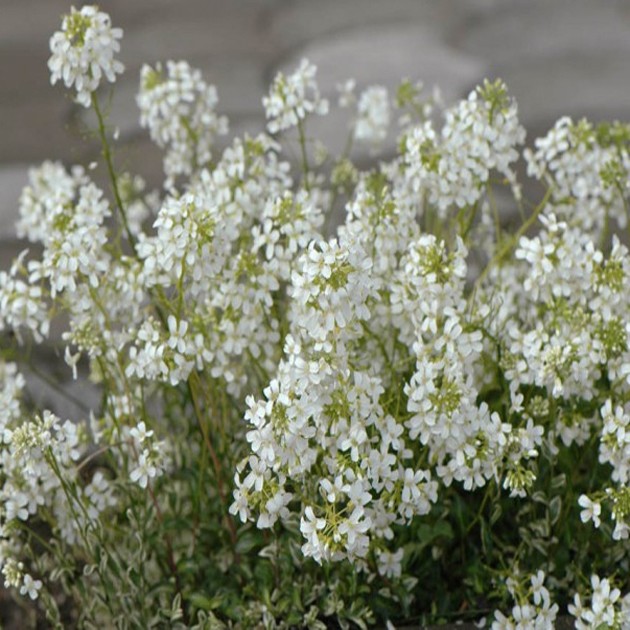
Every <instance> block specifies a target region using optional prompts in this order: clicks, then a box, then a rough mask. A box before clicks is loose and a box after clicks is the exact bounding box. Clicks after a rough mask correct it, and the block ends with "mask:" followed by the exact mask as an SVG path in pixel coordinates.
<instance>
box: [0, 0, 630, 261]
mask: <svg viewBox="0 0 630 630" xmlns="http://www.w3.org/2000/svg"><path fill="white" fill-rule="evenodd" d="M70 3H71V0H0V85H1V86H2V89H1V91H0V265H1V267H6V266H7V264H8V262H9V261H10V259H11V258H12V256H13V255H14V254H15V252H16V251H18V249H19V247H20V245H18V244H17V243H16V242H15V240H14V238H13V232H14V228H13V226H14V222H15V219H16V216H17V200H18V197H19V193H20V190H21V188H22V186H23V185H24V184H25V182H26V180H27V173H28V168H29V166H31V165H33V164H37V163H39V162H41V161H42V160H44V159H60V160H62V161H64V162H65V163H66V165H69V164H72V163H76V162H81V163H83V164H87V163H88V162H90V161H91V160H93V159H95V158H96V157H97V156H98V144H97V142H96V141H95V139H94V138H92V137H90V136H89V134H87V129H88V127H87V124H86V123H89V122H90V121H89V119H88V118H86V113H85V110H83V108H81V107H79V106H76V105H74V104H73V103H72V101H71V99H70V97H69V96H68V94H67V93H66V92H65V91H64V89H63V88H62V87H61V86H59V85H58V86H56V87H54V88H52V87H51V86H50V84H49V74H48V69H47V65H46V62H47V59H48V56H49V52H48V40H49V38H50V35H51V34H52V33H53V32H54V31H55V30H56V29H58V28H59V26H60V23H61V15H62V14H63V13H64V12H67V11H68V10H69V7H70ZM75 4H77V6H79V5H80V4H82V3H75ZM100 6H101V8H102V9H103V10H105V11H107V12H109V13H110V14H111V16H112V21H113V24H114V25H115V26H121V27H122V28H123V29H124V39H123V42H122V52H121V58H122V60H123V62H124V63H125V65H126V72H125V74H124V75H123V76H122V78H120V79H119V80H118V83H117V85H116V94H115V96H114V98H113V100H112V101H111V104H110V107H111V124H112V125H114V126H118V127H119V128H120V138H119V142H118V146H117V153H116V162H117V166H118V167H125V168H128V169H130V170H132V171H136V172H139V173H140V174H142V175H143V176H144V177H145V178H146V179H147V180H148V181H149V183H150V184H152V185H159V182H160V177H161V156H160V154H159V153H158V151H157V150H156V149H155V148H154V147H153V146H152V145H151V143H150V141H149V140H148V138H147V135H146V133H145V132H144V131H143V130H142V129H141V128H140V126H139V123H138V114H137V109H136V105H135V93H136V90H137V85H138V77H139V70H140V67H141V66H142V64H143V63H145V62H149V63H154V62H156V61H158V60H166V59H176V60H177V59H186V60H188V61H189V62H190V63H191V65H193V66H196V67H199V68H200V69H201V70H202V72H203V74H204V76H205V78H206V80H207V81H208V82H210V83H213V84H214V85H216V87H217V89H218V92H219V99H220V103H219V111H220V112H221V113H224V114H227V115H228V117H229V119H230V128H231V134H230V135H232V133H237V134H238V133H241V132H243V131H246V130H251V131H258V130H260V129H261V128H262V125H263V113H262V107H261V97H262V96H263V94H264V93H265V92H266V90H267V86H268V84H269V82H270V80H271V79H272V78H273V76H274V74H275V73H276V71H277V70H278V69H285V70H286V69H290V68H291V67H292V66H294V65H296V64H297V63H298V62H299V60H300V58H301V57H303V56H306V57H308V58H309V59H310V60H311V61H312V62H314V63H315V64H316V65H317V66H318V67H319V74H318V79H319V83H320V86H321V88H322V91H323V92H324V94H325V95H326V96H328V97H330V98H331V100H333V101H334V99H335V92H336V90H335V86H336V84H337V83H339V82H340V81H342V80H344V79H346V78H349V77H354V78H356V80H357V86H358V88H359V89H360V88H362V87H364V86H366V85H369V84H381V85H385V86H388V87H391V88H395V86H396V85H397V84H398V83H399V81H400V79H402V78H403V77H406V78H409V79H411V80H422V81H423V82H424V84H425V86H426V87H427V89H428V90H430V89H431V88H432V87H433V86H435V85H437V86H439V87H440V88H441V90H442V94H443V96H444V100H445V101H446V102H447V103H449V102H452V101H453V100H454V99H456V98H458V97H462V96H465V95H466V94H467V93H468V92H469V91H470V89H471V88H473V87H474V86H475V85H476V84H477V83H478V82H479V81H481V80H482V79H483V78H484V77H488V78H495V77H501V78H503V79H504V80H505V81H506V82H507V84H508V87H509V89H510V91H511V93H512V94H513V95H514V96H516V98H517V100H518V102H519V106H520V115H521V120H522V122H523V124H524V125H525V127H526V128H527V131H528V141H529V142H532V141H533V139H534V138H535V137H536V136H537V135H540V134H542V133H544V132H545V131H546V130H547V129H548V127H549V126H550V125H552V124H553V122H554V121H555V119H556V118H557V117H559V116H560V115H562V114H569V115H571V116H574V117H581V116H588V117H589V118H591V119H593V120H600V119H608V118H618V119H621V120H627V119H628V118H629V117H630V63H629V61H630V0H386V1H384V0H316V1H315V0H102V2H100ZM318 124H319V125H320V126H319V127H317V128H315V126H313V127H312V128H311V131H312V132H313V135H317V136H318V137H322V138H323V139H324V140H325V141H326V142H328V143H329V144H330V145H332V147H331V148H333V149H334V148H335V147H338V145H339V143H340V142H343V140H344V139H345V136H346V134H347V124H348V123H347V119H346V118H344V117H341V118H339V117H338V116H332V117H331V118H330V119H329V120H326V121H325V122H321V123H319V122H318Z"/></svg>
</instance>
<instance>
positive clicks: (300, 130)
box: [297, 120, 311, 191]
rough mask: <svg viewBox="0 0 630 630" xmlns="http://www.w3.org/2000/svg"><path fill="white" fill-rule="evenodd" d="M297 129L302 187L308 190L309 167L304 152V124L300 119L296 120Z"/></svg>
mask: <svg viewBox="0 0 630 630" xmlns="http://www.w3.org/2000/svg"><path fill="white" fill-rule="evenodd" d="M297 129H298V137H299V141H300V154H301V156H302V172H303V173H304V188H306V190H307V191H310V189H311V188H310V185H309V183H308V174H309V171H310V168H309V165H308V155H307V152H306V135H305V133H304V124H303V123H302V121H301V120H299V121H298V124H297Z"/></svg>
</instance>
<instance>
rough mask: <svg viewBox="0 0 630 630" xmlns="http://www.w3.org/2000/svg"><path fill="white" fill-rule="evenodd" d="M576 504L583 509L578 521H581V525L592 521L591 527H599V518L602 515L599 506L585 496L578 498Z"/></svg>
mask: <svg viewBox="0 0 630 630" xmlns="http://www.w3.org/2000/svg"><path fill="white" fill-rule="evenodd" d="M578 503H579V504H580V506H581V507H582V508H584V509H583V510H582V511H581V512H580V519H581V520H582V523H588V522H589V521H593V525H595V527H599V526H600V525H601V520H600V518H599V517H600V515H601V513H602V506H601V504H600V503H598V502H596V501H591V500H590V499H589V498H588V497H587V496H586V495H585V494H583V495H581V496H580V498H579V499H578Z"/></svg>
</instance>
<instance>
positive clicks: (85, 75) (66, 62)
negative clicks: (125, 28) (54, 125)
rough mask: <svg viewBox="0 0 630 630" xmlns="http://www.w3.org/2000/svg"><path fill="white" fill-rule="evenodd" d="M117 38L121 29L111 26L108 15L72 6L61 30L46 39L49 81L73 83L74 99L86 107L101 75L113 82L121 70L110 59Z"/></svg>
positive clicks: (114, 49)
mask: <svg viewBox="0 0 630 630" xmlns="http://www.w3.org/2000/svg"><path fill="white" fill-rule="evenodd" d="M121 38H122V29H120V28H112V26H111V20H110V17H109V15H107V13H103V12H102V11H99V10H98V8H97V7H96V6H90V5H88V6H84V7H81V10H80V11H77V10H76V9H75V8H74V7H72V10H71V12H70V14H69V15H66V16H64V18H63V22H62V25H61V31H58V32H56V33H55V34H54V35H53V36H52V37H51V39H50V50H51V52H52V55H51V57H50V59H49V60H48V68H49V69H50V72H51V76H50V81H51V83H53V84H55V83H56V82H57V81H59V80H60V79H61V80H63V82H64V83H65V85H66V87H68V88H71V87H72V86H74V88H75V89H76V91H77V97H76V98H77V102H79V103H80V104H81V105H83V106H84V107H89V106H90V101H91V94H92V92H94V91H95V90H96V89H97V88H98V86H99V85H100V83H101V79H102V78H103V76H105V78H106V79H107V80H108V81H109V82H110V83H113V82H114V81H115V80H116V75H117V74H120V73H122V71H123V70H124V66H123V65H122V63H120V61H118V60H117V59H114V55H115V53H117V52H118V51H119V50H120V44H119V42H118V40H119V39H121Z"/></svg>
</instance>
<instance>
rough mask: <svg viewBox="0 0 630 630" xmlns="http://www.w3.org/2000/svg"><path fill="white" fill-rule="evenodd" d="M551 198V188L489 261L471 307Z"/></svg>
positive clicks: (481, 276) (475, 291) (477, 282)
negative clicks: (487, 279) (481, 287)
mask: <svg viewBox="0 0 630 630" xmlns="http://www.w3.org/2000/svg"><path fill="white" fill-rule="evenodd" d="M550 197H551V188H548V189H547V192H546V193H545V196H544V197H543V199H542V201H541V202H540V203H539V204H538V205H537V206H536V208H535V209H534V211H533V212H532V214H531V215H530V217H529V218H528V219H527V221H525V223H523V225H521V227H520V228H519V229H518V231H517V232H516V233H515V234H514V235H513V236H512V238H510V239H508V240H507V242H506V243H505V244H504V245H503V247H501V248H500V249H499V251H498V252H497V253H496V254H495V255H494V256H493V257H492V258H491V259H490V260H489V261H488V264H487V265H486V266H485V268H484V270H483V271H482V272H481V274H480V275H479V277H478V278H477V281H476V282H475V286H474V288H473V290H472V293H471V305H472V303H473V302H474V297H475V294H476V293H477V289H478V288H479V287H480V286H481V284H482V283H483V281H484V280H485V278H486V276H487V275H488V274H489V273H490V271H491V269H492V268H493V267H494V266H495V265H496V264H497V263H499V262H501V261H502V260H503V259H504V258H505V257H506V256H507V255H508V254H509V253H510V252H511V251H512V249H514V247H516V245H517V244H518V242H519V240H520V239H521V236H523V235H524V234H525V233H526V232H527V230H529V228H530V227H531V226H532V225H534V223H535V222H536V221H537V219H538V217H539V216H540V213H541V212H542V211H543V209H544V208H545V206H546V205H547V202H548V201H549V198H550Z"/></svg>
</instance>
